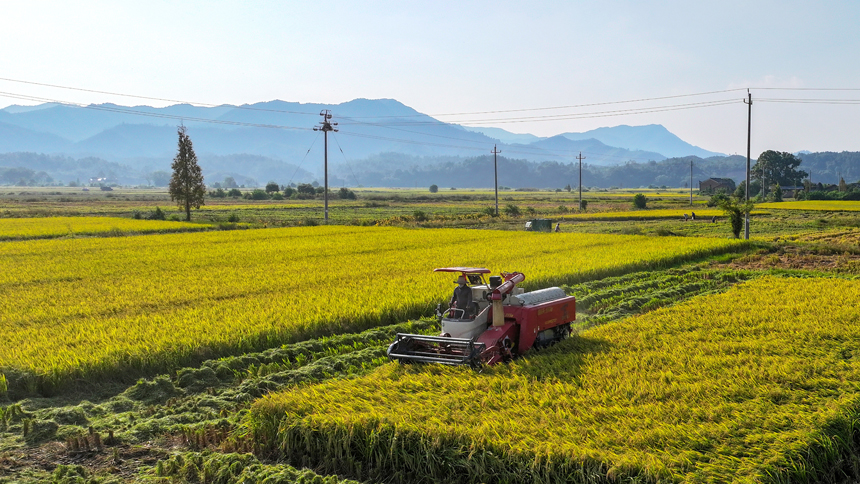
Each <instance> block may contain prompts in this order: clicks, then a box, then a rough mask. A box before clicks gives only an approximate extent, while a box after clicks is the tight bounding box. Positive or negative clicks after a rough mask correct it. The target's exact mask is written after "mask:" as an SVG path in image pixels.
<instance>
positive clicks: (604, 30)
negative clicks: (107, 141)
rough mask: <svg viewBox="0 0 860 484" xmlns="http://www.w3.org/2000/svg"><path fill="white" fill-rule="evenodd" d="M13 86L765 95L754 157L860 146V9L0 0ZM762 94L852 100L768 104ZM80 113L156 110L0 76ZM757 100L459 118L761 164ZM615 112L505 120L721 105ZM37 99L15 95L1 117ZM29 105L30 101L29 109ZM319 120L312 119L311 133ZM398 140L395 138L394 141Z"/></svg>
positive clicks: (446, 105)
mask: <svg viewBox="0 0 860 484" xmlns="http://www.w3.org/2000/svg"><path fill="white" fill-rule="evenodd" d="M0 12H2V28H0V77H3V78H12V79H21V80H28V81H36V82H43V83H50V84H58V85H65V86H74V87H83V88H89V89H95V90H105V91H114V92H123V93H130V94H138V95H143V96H152V97H164V98H170V99H181V100H188V101H198V102H205V103H215V104H219V103H230V104H241V103H254V102H260V101H268V100H272V99H282V100H285V101H295V102H305V103H308V102H321V103H340V102H345V101H349V100H352V99H355V98H393V99H397V100H398V101H400V102H402V103H404V104H406V105H408V106H411V107H413V108H415V109H417V110H418V111H421V112H424V113H427V114H431V115H434V114H446V113H463V112H480V111H498V110H512V109H528V108H541V107H556V106H570V105H582V104H590V103H602V102H611V101H623V100H631V99H640V98H650V97H660V96H672V95H678V94H688V93H699V92H706V91H719V90H725V89H733V88H747V87H751V88H753V102H754V104H753V126H752V129H753V137H752V151H753V156H756V155H757V154H758V153H760V152H761V151H763V150H765V149H777V150H781V151H799V150H812V151H825V150H828V151H842V150H858V151H860V103H858V104H853V105H852V104H848V105H822V104H787V103H767V102H756V99H757V98H759V97H761V98H790V99H797V98H814V99H822V98H826V99H855V100H860V62H858V60H860V29H858V25H860V2H855V1H847V0H846V1H838V0H834V1H827V2H812V1H809V2H802V1H790V0H789V1H752V2H751V1H722V2H690V1H661V2H640V1H606V2H579V1H572V0H568V1H554V2H538V1H534V2H515V1H499V0H494V1H475V2H470V1H462V0H461V1H433V2H403V1H366V2H342V1H328V2H265V1H254V2H240V1H218V0H206V1H204V0H187V1H182V2H166V1H159V0H149V1H137V2H132V1H122V2H117V1H103V2H98V1H76V2H61V1H23V0H22V1H4V0H0ZM762 87H803V88H854V89H857V90H855V91H827V92H815V91H766V90H756V89H755V88H762ZM0 91H3V92H12V93H18V94H26V95H31V96H41V97H46V98H52V99H61V100H65V101H72V102H78V103H101V102H115V103H117V104H124V105H132V104H150V105H152V104H153V103H152V102H143V101H135V100H132V99H128V98H119V97H112V96H107V95H101V94H87V93H82V92H75V91H64V90H58V89H51V88H42V87H37V86H30V85H23V84H17V83H11V82H7V81H0ZM745 96H746V92H745V91H734V92H728V93H721V94H713V95H709V96H702V97H691V98H677V99H670V100H663V101H651V102H649V103H641V104H632V105H624V104H622V105H608V106H594V107H579V108H567V109H559V110H547V111H533V112H525V113H513V114H510V113H509V114H492V115H469V116H463V117H456V116H453V117H451V116H448V117H445V116H440V119H442V120H445V121H451V122H456V121H458V119H461V120H476V119H477V120H479V121H480V120H486V122H482V121H480V122H479V123H478V124H479V125H484V126H496V127H501V128H504V129H507V130H509V131H513V132H530V133H533V134H536V135H541V136H550V135H554V134H559V133H562V132H566V131H585V130H588V129H593V128H597V127H601V126H614V125H618V124H630V125H640V124H652V123H654V124H663V125H664V126H666V127H667V128H668V129H669V130H670V131H672V132H674V133H675V134H677V135H678V136H680V137H681V138H683V139H684V140H686V141H688V142H690V143H693V144H695V145H698V146H701V147H702V148H705V149H709V150H713V151H720V152H724V153H729V154H732V153H738V154H744V153H745V152H746V128H747V127H746V123H747V119H746V115H747V107H746V105H745V104H743V103H742V102H741V100H742V99H743V98H744V97H745ZM722 99H727V100H736V102H735V103H733V104H729V105H724V106H718V107H708V108H700V109H688V110H678V111H668V112H652V113H645V114H637V115H625V116H615V117H592V118H587V119H567V120H551V121H548V120H546V119H543V120H539V121H530V122H524V123H521V122H517V123H501V122H499V120H500V118H507V117H521V116H541V115H547V114H572V113H589V112H595V111H608V110H616V109H626V108H630V107H646V106H662V105H670V104H682V103H692V102H699V101H712V100H722ZM9 104H28V103H26V102H22V101H19V100H15V99H11V98H4V97H2V95H0V106H5V105H9ZM29 104H33V103H32V102H31V103H29ZM316 121H317V120H316V119H315V118H313V119H309V121H308V122H309V125H312V124H313V123H315V122H316ZM389 135H390V133H389Z"/></svg>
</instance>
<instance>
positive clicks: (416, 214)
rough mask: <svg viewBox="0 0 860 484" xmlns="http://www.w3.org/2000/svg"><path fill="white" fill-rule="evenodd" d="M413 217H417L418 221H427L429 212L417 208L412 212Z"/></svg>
mask: <svg viewBox="0 0 860 484" xmlns="http://www.w3.org/2000/svg"><path fill="white" fill-rule="evenodd" d="M412 217H414V218H415V221H416V222H426V221H427V214H426V213H424V211H423V210H416V211H414V212H412Z"/></svg>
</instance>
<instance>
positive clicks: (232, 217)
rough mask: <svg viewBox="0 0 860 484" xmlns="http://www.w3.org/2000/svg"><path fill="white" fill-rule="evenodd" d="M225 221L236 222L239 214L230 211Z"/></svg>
mask: <svg viewBox="0 0 860 484" xmlns="http://www.w3.org/2000/svg"><path fill="white" fill-rule="evenodd" d="M227 221H228V222H230V223H236V222H238V221H239V214H235V213H231V214H230V216H229V217H227Z"/></svg>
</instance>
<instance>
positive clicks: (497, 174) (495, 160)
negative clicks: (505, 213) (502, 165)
mask: <svg viewBox="0 0 860 484" xmlns="http://www.w3.org/2000/svg"><path fill="white" fill-rule="evenodd" d="M490 153H492V154H493V170H494V171H495V173H496V217H498V216H499V162H498V159H497V156H498V154H499V153H501V151H499V150H497V149H496V145H493V151H491V152H490Z"/></svg>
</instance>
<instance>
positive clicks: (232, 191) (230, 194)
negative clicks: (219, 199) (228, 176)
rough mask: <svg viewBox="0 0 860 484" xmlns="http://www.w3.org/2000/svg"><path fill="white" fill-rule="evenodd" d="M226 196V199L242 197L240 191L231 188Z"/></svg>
mask: <svg viewBox="0 0 860 484" xmlns="http://www.w3.org/2000/svg"><path fill="white" fill-rule="evenodd" d="M227 196H228V197H241V196H242V190H239V189H238V188H231V189H230V191H229V192H227Z"/></svg>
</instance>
